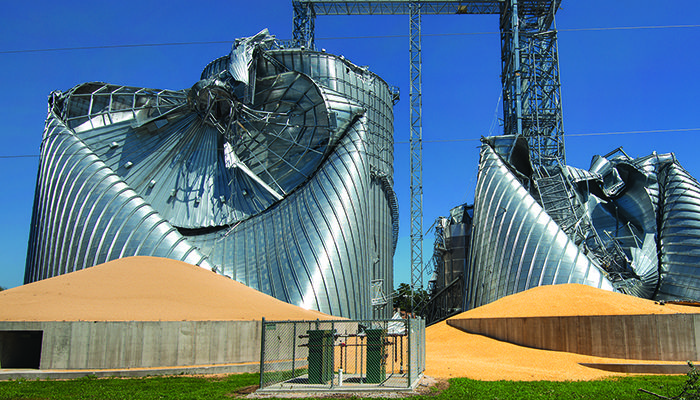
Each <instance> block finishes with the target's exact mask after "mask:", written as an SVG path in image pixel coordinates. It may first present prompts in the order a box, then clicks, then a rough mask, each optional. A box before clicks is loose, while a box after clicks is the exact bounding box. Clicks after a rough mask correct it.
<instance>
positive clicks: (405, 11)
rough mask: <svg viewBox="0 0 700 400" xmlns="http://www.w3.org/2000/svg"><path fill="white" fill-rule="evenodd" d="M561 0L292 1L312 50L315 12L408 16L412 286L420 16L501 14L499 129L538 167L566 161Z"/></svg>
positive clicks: (297, 36)
mask: <svg viewBox="0 0 700 400" xmlns="http://www.w3.org/2000/svg"><path fill="white" fill-rule="evenodd" d="M560 3H561V0H461V1H460V0H442V1H428V0H417V1H401V0H292V5H293V8H294V35H293V38H294V42H295V45H296V46H299V47H301V46H304V47H306V48H309V49H313V48H314V47H315V46H314V18H315V17H316V16H319V15H408V16H409V40H410V51H409V53H410V54H409V56H410V57H409V59H410V85H411V86H410V120H411V136H410V144H409V147H410V152H411V154H410V160H411V161H410V162H411V165H410V168H411V190H410V192H411V201H410V203H411V212H410V213H411V287H412V288H416V287H422V286H423V275H424V274H423V162H422V158H423V143H422V141H423V127H422V100H423V99H422V93H421V91H422V90H421V89H422V88H421V82H422V77H421V70H422V55H421V15H429V14H430V15H436V14H442V15H453V14H495V15H499V16H500V32H501V80H502V84H503V121H504V126H503V130H504V134H506V135H520V136H525V137H527V139H528V142H529V143H530V147H531V158H532V161H533V163H534V164H535V165H536V166H540V165H541V166H550V165H554V164H556V163H558V162H559V161H564V141H563V133H564V132H563V127H562V108H561V91H560V87H561V84H560V80H559V57H558V52H557V33H556V28H555V26H554V14H555V13H556V11H557V9H558V8H559V5H560Z"/></svg>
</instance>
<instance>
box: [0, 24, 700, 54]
mask: <svg viewBox="0 0 700 400" xmlns="http://www.w3.org/2000/svg"><path fill="white" fill-rule="evenodd" d="M679 28H700V24H684V25H644V26H613V27H597V28H568V29H557V32H591V31H621V30H640V29H679ZM473 35H500V32H496V31H493V32H454V33H424V34H422V35H421V36H423V37H440V36H473ZM407 37H409V35H407V34H396V35H367V36H333V37H316V38H315V39H316V40H348V39H393V38H407ZM281 40H282V41H288V40H290V39H281ZM231 42H232V41H231V40H212V41H191V42H162V43H127V44H114V45H98V46H73V47H52V48H40V49H19V50H0V54H22V53H45V52H54V51H77V50H99V49H120V48H135V47H161V46H198V45H210V44H231Z"/></svg>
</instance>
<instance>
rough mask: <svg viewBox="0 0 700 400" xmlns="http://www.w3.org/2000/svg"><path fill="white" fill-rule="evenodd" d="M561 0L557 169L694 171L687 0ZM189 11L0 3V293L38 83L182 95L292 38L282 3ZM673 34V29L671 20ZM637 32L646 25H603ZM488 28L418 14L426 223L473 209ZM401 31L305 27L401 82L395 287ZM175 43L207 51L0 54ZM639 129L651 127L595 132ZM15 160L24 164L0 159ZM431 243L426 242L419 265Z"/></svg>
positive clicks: (696, 118)
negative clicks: (600, 159)
mask: <svg viewBox="0 0 700 400" xmlns="http://www.w3.org/2000/svg"><path fill="white" fill-rule="evenodd" d="M562 3H563V4H562V9H561V10H560V11H559V12H558V14H557V21H556V23H557V28H558V29H559V30H560V33H559V61H560V66H561V81H562V98H563V108H564V132H565V144H566V150H567V153H566V154H567V162H568V164H570V165H573V166H576V167H580V168H588V166H589V163H590V159H591V157H592V156H593V155H594V154H605V153H607V152H609V151H610V150H613V149H615V148H616V147H618V146H623V148H624V150H625V151H626V152H627V153H628V154H629V155H631V156H642V155H646V154H649V153H651V152H652V151H657V152H660V153H666V152H674V153H675V154H676V156H677V158H678V159H679V160H680V162H681V164H682V165H683V166H684V167H685V168H686V169H687V170H688V171H689V172H690V173H691V174H692V175H694V176H696V177H700V157H699V155H698V149H699V146H698V145H699V144H700V113H699V112H698V106H700V74H699V72H700V68H699V66H700V55H699V51H698V50H700V45H698V43H700V27H698V26H697V25H698V24H700V2H698V1H697V0H674V1H672V2H658V1H652V0H641V1H640V0H615V1H610V0H587V1H575V0H563V2H562ZM201 4H202V3H196V2H192V1H179V0H175V1H169V2H167V3H166V2H156V1H148V0H141V1H131V0H125V1H121V2H80V1H61V2H48V1H47V2H44V1H25V2H11V3H7V4H4V5H3V8H4V10H3V16H2V17H0V66H1V67H0V68H2V74H1V75H0V88H1V90H2V95H1V96H0V121H2V128H0V135H2V139H3V143H4V145H3V146H2V149H0V156H2V157H3V158H0V184H1V185H2V188H3V190H2V195H1V196H0V221H2V225H0V226H1V227H2V229H0V254H2V257H1V258H0V286H4V287H14V286H19V285H21V284H22V281H23V276H24V264H25V257H26V249H27V240H28V236H29V225H30V219H31V207H32V203H33V198H34V186H35V184H36V173H37V168H38V157H35V155H38V154H39V145H40V143H41V135H42V131H43V125H44V120H45V118H46V105H47V96H48V95H49V93H50V92H51V91H52V90H67V89H69V88H71V87H72V86H74V85H76V84H79V83H82V82H87V81H103V82H109V83H115V84H123V85H129V86H141V87H151V88H159V89H184V88H189V87H191V86H192V84H194V83H195V82H196V81H197V79H198V77H199V74H200V72H201V70H202V68H203V67H204V66H205V65H206V64H207V63H209V61H211V60H213V59H214V58H217V57H219V56H221V55H224V54H227V53H228V52H229V50H230V43H232V42H233V40H234V39H235V38H237V37H243V36H249V35H252V34H254V33H256V32H258V31H260V30H261V29H263V28H269V30H270V32H271V33H272V34H274V35H276V36H277V37H278V38H281V39H287V38H291V33H292V7H291V0H257V1H242V0H232V1H226V2H219V3H214V4H210V5H208V6H202V5H201ZM667 4H668V5H667ZM678 25H686V27H672V26H678ZM687 25H694V26H687ZM651 26H653V27H657V28H643V29H640V28H634V29H613V28H622V27H651ZM659 27H663V28H659ZM594 28H600V29H594ZM497 32H498V17H497V16H494V15H484V16H477V15H473V16H472V15H460V16H424V17H423V33H424V37H423V97H424V99H423V138H424V140H425V141H426V142H425V144H424V152H423V170H424V171H423V174H424V200H423V202H424V222H423V225H424V227H425V228H426V229H427V228H428V227H429V226H430V225H431V224H432V222H433V221H434V220H435V218H436V217H438V216H439V215H446V214H447V212H448V211H449V209H450V208H452V207H454V206H456V205H458V204H461V203H464V202H472V201H473V198H474V186H475V185H476V173H477V169H478V145H479V142H478V138H479V137H481V136H487V135H488V134H490V133H492V134H498V133H500V132H501V128H500V126H498V124H497V120H496V117H497V116H499V117H500V116H501V113H502V111H501V107H500V104H499V96H500V91H501V83H500V44H499V36H498V34H497ZM407 35H408V17H406V16H383V17H379V16H367V17H360V16H350V17H318V18H317V20H316V37H317V45H318V46H319V47H322V48H325V49H326V50H327V51H328V52H331V53H335V54H342V55H344V56H345V57H346V58H348V59H349V60H351V61H352V62H354V63H356V64H358V65H367V66H369V68H370V69H371V70H372V71H374V72H375V73H377V74H379V75H380V76H381V77H382V78H383V79H384V80H386V81H387V82H388V83H389V84H391V85H395V86H398V87H399V88H400V89H401V94H402V99H401V101H400V102H399V103H398V104H397V106H396V107H395V110H394V112H395V140H396V142H397V143H396V145H395V151H394V156H395V175H394V180H395V190H396V192H397V195H398V198H399V203H400V204H399V205H400V214H401V220H400V222H401V231H400V238H399V246H398V249H397V253H396V256H395V259H394V265H395V281H396V282H397V285H398V283H399V282H407V281H409V279H410V265H409V258H410V255H409V161H408V160H409V158H408V154H409V153H408V151H409V149H408V137H409V118H408V92H409V86H408V84H409V64H408V49H409V44H408V37H407ZM368 36H369V37H368ZM377 36H384V37H377ZM361 37H364V38H361ZM183 42H221V43H212V44H197V45H171V46H152V47H126V48H103V49H84V50H60V51H41V52H13V51H17V50H29V49H51V48H67V47H91V46H114V45H129V44H144V43H183ZM648 131H657V132H654V133H625V134H607V133H616V132H648ZM658 131H663V132H658ZM431 141H433V142H431ZM18 155H28V156H30V157H19V158H5V157H4V156H18ZM431 247H432V236H430V235H428V236H426V241H425V245H424V249H425V250H424V258H425V260H426V261H427V260H428V259H429V257H430V256H431V254H432V251H431Z"/></svg>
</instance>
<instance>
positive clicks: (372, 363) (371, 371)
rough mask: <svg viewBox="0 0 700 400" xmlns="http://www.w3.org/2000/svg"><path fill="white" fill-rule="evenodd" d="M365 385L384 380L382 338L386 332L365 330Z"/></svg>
mask: <svg viewBox="0 0 700 400" xmlns="http://www.w3.org/2000/svg"><path fill="white" fill-rule="evenodd" d="M365 333H366V334H367V378H366V382H367V383H382V382H384V380H386V359H385V358H384V354H385V352H384V350H385V349H384V338H385V337H386V330H384V329H367V330H365Z"/></svg>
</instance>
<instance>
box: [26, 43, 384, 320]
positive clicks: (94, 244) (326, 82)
mask: <svg viewBox="0 0 700 400" xmlns="http://www.w3.org/2000/svg"><path fill="white" fill-rule="evenodd" d="M202 78H203V79H202V80H200V81H199V82H197V83H196V84H195V85H194V86H193V87H192V89H190V90H182V91H164V90H154V89H141V88H132V87H124V86H117V85H110V84H104V83H89V84H83V85H79V86H77V87H75V88H73V89H71V90H70V91H68V92H66V93H65V94H62V93H54V94H53V95H52V99H51V104H50V106H51V107H50V108H51V111H50V113H49V119H48V122H47V129H46V131H45V138H44V142H43V145H42V160H41V165H40V171H39V178H38V181H37V191H36V197H35V207H34V215H33V220H32V231H31V238H30V250H29V256H28V259H27V270H26V271H27V272H26V278H25V281H26V282H32V281H35V280H38V279H43V278H47V277H50V276H55V275H59V274H62V273H66V272H70V271H72V270H77V269H82V268H87V267H90V266H93V265H96V264H98V263H102V262H105V261H109V260H111V259H115V258H119V257H125V256H129V255H139V254H149V255H156V256H161V257H169V258H175V259H179V260H184V261H187V262H190V263H196V264H199V265H202V266H203V267H207V268H211V269H213V270H215V271H217V272H219V273H221V274H224V275H227V276H230V277H231V278H233V279H236V280H238V281H240V282H243V283H245V284H246V285H248V286H250V287H253V288H255V289H258V290H260V291H263V292H265V293H268V294H270V295H272V296H275V297H277V298H279V299H281V300H284V301H288V302H290V303H293V304H297V305H300V306H303V307H307V308H313V309H318V310H320V311H324V312H327V313H331V314H334V315H338V316H343V317H350V318H368V317H371V316H372V309H371V301H370V281H372V280H375V279H381V280H383V281H384V287H383V290H384V292H385V293H388V292H390V291H391V288H393V263H392V256H393V252H394V250H395V246H396V236H397V234H396V229H397V227H398V215H397V213H398V210H397V207H396V204H395V203H396V201H395V194H394V193H393V189H392V184H393V183H392V182H393V178H392V175H393V169H392V164H393V127H392V124H393V114H392V106H393V98H392V94H391V91H390V89H389V87H388V85H387V84H386V83H385V82H384V81H382V80H381V79H379V78H378V77H377V76H376V75H374V74H372V73H371V72H369V71H367V70H366V69H364V68H359V67H357V66H355V65H353V64H352V63H349V62H348V61H346V60H344V59H343V58H342V57H337V56H333V55H330V54H327V53H317V52H308V51H303V50H300V49H278V48H277V47H275V45H274V42H273V41H272V40H271V39H270V37H269V36H267V35H266V32H262V33H261V34H259V35H256V36H255V37H253V38H250V39H249V40H239V41H237V47H234V49H233V51H232V53H231V54H230V55H228V56H225V57H221V58H219V59H217V60H215V61H214V62H212V63H210V64H209V65H208V66H207V67H206V68H205V71H204V72H203V73H202ZM246 78H248V79H246ZM392 199H393V201H392ZM389 311H390V310H385V311H384V312H382V313H380V314H379V315H376V316H388V314H387V313H388V312H389Z"/></svg>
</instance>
